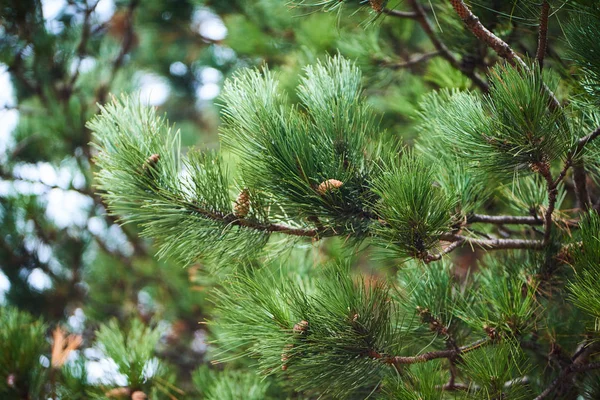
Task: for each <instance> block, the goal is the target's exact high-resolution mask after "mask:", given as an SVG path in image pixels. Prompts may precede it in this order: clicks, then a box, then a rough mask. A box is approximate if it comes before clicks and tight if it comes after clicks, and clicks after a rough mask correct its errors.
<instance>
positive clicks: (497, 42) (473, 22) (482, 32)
mask: <svg viewBox="0 0 600 400" xmlns="http://www.w3.org/2000/svg"><path fill="white" fill-rule="evenodd" d="M450 3H451V4H452V7H453V8H454V11H456V14H458V16H459V17H460V19H461V20H462V21H463V22H464V24H465V25H466V26H467V28H468V29H469V30H470V31H471V33H473V35H475V37H477V38H478V39H479V40H481V41H482V42H484V43H485V44H487V45H488V46H489V47H491V48H492V50H494V51H495V52H496V54H498V55H499V56H500V57H502V58H504V59H505V60H506V61H508V63H509V64H510V65H512V66H515V67H517V66H518V67H519V68H522V69H523V70H524V71H527V72H531V71H530V69H529V67H528V66H527V64H526V63H525V61H523V59H522V58H521V57H519V56H518V55H517V53H515V52H514V50H513V49H512V48H511V47H510V45H509V44H508V43H506V42H505V41H504V40H502V39H500V38H499V37H498V36H496V35H494V33H493V32H491V31H490V30H489V29H487V28H486V27H485V26H483V24H482V23H481V21H479V18H478V17H477V16H476V15H475V14H473V12H472V11H471V9H470V8H469V7H468V6H467V5H466V4H465V2H464V1H463V0H450ZM543 89H544V91H545V92H546V93H547V94H548V96H549V97H550V108H552V109H555V110H556V109H559V108H560V102H559V101H558V99H557V98H556V95H555V94H554V93H553V92H552V91H551V90H550V88H548V86H546V85H545V84H544V86H543Z"/></svg>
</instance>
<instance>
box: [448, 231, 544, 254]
mask: <svg viewBox="0 0 600 400" xmlns="http://www.w3.org/2000/svg"><path fill="white" fill-rule="evenodd" d="M440 240H443V241H446V242H461V245H465V244H468V245H470V246H472V247H478V248H481V249H484V250H507V249H532V250H539V249H541V248H542V247H543V242H542V241H541V240H527V239H473V238H470V237H467V236H462V235H457V234H453V233H445V234H442V235H440Z"/></svg>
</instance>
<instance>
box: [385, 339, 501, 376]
mask: <svg viewBox="0 0 600 400" xmlns="http://www.w3.org/2000/svg"><path fill="white" fill-rule="evenodd" d="M489 343H490V339H489V338H484V339H479V340H477V341H475V342H473V343H471V344H468V345H465V346H461V347H459V348H458V349H451V350H439V351H430V352H427V353H423V354H419V355H416V356H393V357H391V356H390V357H383V360H384V362H385V363H387V364H392V365H394V367H396V368H397V369H399V368H400V366H401V365H406V364H417V363H424V362H427V361H431V360H436V359H439V358H449V359H451V358H454V357H456V356H459V355H461V354H466V353H469V352H471V351H473V350H477V349H479V348H481V347H482V346H485V345H486V344H489Z"/></svg>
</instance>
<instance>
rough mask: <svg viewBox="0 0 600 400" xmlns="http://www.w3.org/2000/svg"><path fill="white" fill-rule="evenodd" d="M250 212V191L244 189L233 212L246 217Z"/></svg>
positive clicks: (237, 215)
mask: <svg viewBox="0 0 600 400" xmlns="http://www.w3.org/2000/svg"><path fill="white" fill-rule="evenodd" d="M248 212H250V192H249V191H248V189H243V190H242V191H241V192H240V194H239V195H238V197H237V199H236V201H235V206H233V213H234V214H235V216H236V217H238V218H244V217H245V216H246V215H248Z"/></svg>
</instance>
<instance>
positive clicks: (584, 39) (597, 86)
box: [566, 5, 600, 106]
mask: <svg viewBox="0 0 600 400" xmlns="http://www.w3.org/2000/svg"><path fill="white" fill-rule="evenodd" d="M595 7H596V6H592V5H590V6H589V8H587V7H585V8H584V10H579V12H573V14H574V15H573V19H572V20H571V22H570V23H569V24H568V25H567V29H566V35H567V40H568V42H569V45H570V46H571V51H572V56H573V59H574V61H575V63H576V64H577V65H578V67H579V68H580V70H581V77H580V84H581V85H582V86H583V88H584V89H585V91H586V92H587V93H588V95H589V96H590V98H591V100H592V102H593V103H594V104H595V105H596V106H597V105H598V104H600V43H598V40H597V39H598V35H597V33H598V30H599V29H600V13H598V11H597V7H596V10H595V12H594V8H595ZM586 11H588V12H586Z"/></svg>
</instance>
